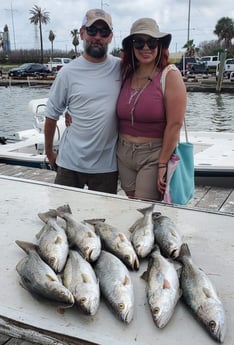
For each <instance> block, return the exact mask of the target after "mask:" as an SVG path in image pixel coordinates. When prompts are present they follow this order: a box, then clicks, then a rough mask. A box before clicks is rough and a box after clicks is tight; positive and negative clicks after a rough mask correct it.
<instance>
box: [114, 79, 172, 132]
mask: <svg viewBox="0 0 234 345" xmlns="http://www.w3.org/2000/svg"><path fill="white" fill-rule="evenodd" d="M161 75H162V73H158V74H157V75H156V76H155V77H154V79H153V80H152V81H151V82H150V83H149V85H148V86H147V87H146V88H145V89H144V91H143V92H142V94H141V95H140V96H139V98H138V101H137V102H136V104H135V106H134V102H135V100H136V97H137V96H138V92H140V90H134V89H132V88H131V78H128V79H126V81H125V82H124V84H123V87H122V89H121V90H120V94H119V98H118V102H117V116H118V119H119V132H120V133H121V134H129V135H132V136H140V137H146V138H162V137H163V133H164V129H165V126H166V114H165V107H164V102H163V93H162V87H161V83H160V79H161ZM133 107H134V112H133V114H131V112H132V109H133Z"/></svg>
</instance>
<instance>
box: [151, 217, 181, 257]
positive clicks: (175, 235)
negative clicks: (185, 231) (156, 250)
mask: <svg viewBox="0 0 234 345" xmlns="http://www.w3.org/2000/svg"><path fill="white" fill-rule="evenodd" d="M152 217H153V222H154V235H155V242H156V243H157V244H158V245H159V247H160V249H161V252H162V254H163V255H164V256H166V257H171V258H172V259H176V258H177V257H178V255H179V252H180V247H181V244H182V237H181V234H180V232H179V229H178V227H177V225H176V224H175V223H174V222H173V220H172V219H171V218H169V217H167V216H162V215H161V214H159V213H155V214H153V215H152Z"/></svg>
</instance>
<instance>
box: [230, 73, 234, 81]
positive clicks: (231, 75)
mask: <svg viewBox="0 0 234 345" xmlns="http://www.w3.org/2000/svg"><path fill="white" fill-rule="evenodd" d="M230 81H232V82H234V72H231V74H230Z"/></svg>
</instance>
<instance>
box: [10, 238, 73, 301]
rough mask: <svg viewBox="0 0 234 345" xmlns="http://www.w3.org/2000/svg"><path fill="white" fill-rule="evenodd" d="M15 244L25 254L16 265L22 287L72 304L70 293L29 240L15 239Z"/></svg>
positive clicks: (51, 298) (33, 292)
mask: <svg viewBox="0 0 234 345" xmlns="http://www.w3.org/2000/svg"><path fill="white" fill-rule="evenodd" d="M16 244H17V245H18V246H19V247H20V248H22V249H23V250H24V251H25V252H26V253H27V255H26V256H25V257H23V258H22V259H21V260H20V261H19V262H18V264H17V266H16V271H17V273H18V274H19V276H20V277H21V283H22V285H23V287H24V288H26V289H27V290H28V291H30V292H31V293H32V294H36V295H39V296H42V297H45V298H47V299H49V300H53V301H57V302H60V303H63V304H65V305H67V306H69V307H71V306H73V304H74V297H73V295H72V293H71V292H70V291H69V290H68V289H67V288H66V287H65V286H64V285H63V284H62V282H61V281H60V280H59V278H58V276H57V275H56V273H55V272H54V271H53V270H52V268H51V267H50V266H49V265H48V264H47V263H46V262H44V261H43V260H42V259H41V257H40V255H39V254H38V251H37V246H36V245H35V244H33V243H31V242H25V241H19V240H16Z"/></svg>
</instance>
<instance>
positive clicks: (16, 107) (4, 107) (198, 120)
mask: <svg viewBox="0 0 234 345" xmlns="http://www.w3.org/2000/svg"><path fill="white" fill-rule="evenodd" d="M48 93H49V88H46V87H41V88H33V87H19V86H15V87H14V86H13V87H9V88H4V87H0V136H4V137H7V136H9V135H11V134H13V133H15V132H17V131H20V130H25V129H30V128H32V126H33V117H32V114H30V113H29V110H28V103H29V101H31V100H32V99H37V98H45V97H48ZM233 109H234V107H233V95H232V94H226V93H225V94H221V95H218V94H215V93H202V92H188V106H187V116H186V123H187V126H188V129H189V130H191V131H214V132H224V131H226V132H234V114H233Z"/></svg>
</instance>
